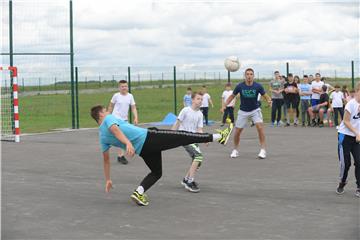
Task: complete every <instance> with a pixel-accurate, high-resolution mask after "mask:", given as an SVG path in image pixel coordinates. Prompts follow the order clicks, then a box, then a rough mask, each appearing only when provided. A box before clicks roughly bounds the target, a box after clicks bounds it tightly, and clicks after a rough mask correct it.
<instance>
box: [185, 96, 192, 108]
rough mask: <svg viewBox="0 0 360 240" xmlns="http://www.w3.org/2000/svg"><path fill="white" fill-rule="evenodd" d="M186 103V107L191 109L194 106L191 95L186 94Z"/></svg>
mask: <svg viewBox="0 0 360 240" xmlns="http://www.w3.org/2000/svg"><path fill="white" fill-rule="evenodd" d="M184 102H185V107H190V106H191V104H192V100H191V95H187V94H185V96H184Z"/></svg>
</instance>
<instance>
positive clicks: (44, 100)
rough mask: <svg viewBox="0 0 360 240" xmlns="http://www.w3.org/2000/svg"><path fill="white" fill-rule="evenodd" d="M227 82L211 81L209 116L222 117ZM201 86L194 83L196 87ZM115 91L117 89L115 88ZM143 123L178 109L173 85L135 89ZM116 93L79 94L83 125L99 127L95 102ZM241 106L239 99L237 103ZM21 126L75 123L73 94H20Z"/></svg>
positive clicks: (34, 128)
mask: <svg viewBox="0 0 360 240" xmlns="http://www.w3.org/2000/svg"><path fill="white" fill-rule="evenodd" d="M223 85H224V84H223V83H220V84H216V85H208V91H209V94H210V95H211V98H212V100H213V102H214V105H215V106H214V108H210V110H209V119H211V120H215V121H220V120H221V117H222V114H221V113H220V111H219V109H220V102H221V99H220V98H221V94H222V91H223ZM197 89H198V87H197V86H194V87H193V90H197ZM185 91H186V87H185V86H184V87H177V112H178V113H179V112H180V110H181V109H182V98H183V96H184V94H185ZM114 93H115V91H114ZM132 93H133V95H134V97H135V101H136V105H137V108H138V113H139V120H140V122H141V123H148V122H158V121H161V120H162V119H163V118H164V116H165V115H166V114H167V113H168V112H174V101H173V98H174V92H173V88H143V89H134V90H133V91H132ZM112 94H113V93H92V94H79V119H80V127H81V128H88V127H96V123H95V122H94V120H93V119H91V117H90V115H89V110H90V108H91V107H92V106H93V105H95V104H103V105H106V106H107V105H108V103H109V101H110V99H111V97H112ZM237 106H239V103H237ZM262 108H263V115H264V119H265V121H268V119H269V114H270V113H269V111H270V110H269V107H267V104H266V103H263V104H262ZM20 118H21V119H20V126H21V132H22V133H33V132H45V131H51V130H54V129H58V128H69V127H71V98H70V95H69V94H55V95H35V96H24V97H22V98H20Z"/></svg>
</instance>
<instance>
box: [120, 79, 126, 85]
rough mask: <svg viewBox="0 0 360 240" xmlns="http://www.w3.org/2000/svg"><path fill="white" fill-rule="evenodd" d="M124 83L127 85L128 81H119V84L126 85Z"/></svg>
mask: <svg viewBox="0 0 360 240" xmlns="http://www.w3.org/2000/svg"><path fill="white" fill-rule="evenodd" d="M124 83H127V81H126V80H120V81H119V84H124Z"/></svg>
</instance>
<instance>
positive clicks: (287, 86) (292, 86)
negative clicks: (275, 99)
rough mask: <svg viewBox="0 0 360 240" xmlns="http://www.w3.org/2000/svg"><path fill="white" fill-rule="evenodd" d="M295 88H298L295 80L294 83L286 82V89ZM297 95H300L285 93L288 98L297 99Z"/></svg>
mask: <svg viewBox="0 0 360 240" xmlns="http://www.w3.org/2000/svg"><path fill="white" fill-rule="evenodd" d="M294 88H298V87H297V84H296V83H295V82H292V83H289V82H286V83H285V84H284V89H294ZM284 92H285V91H284ZM297 95H298V93H285V98H286V99H296V96H297Z"/></svg>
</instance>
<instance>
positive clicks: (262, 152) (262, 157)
mask: <svg viewBox="0 0 360 240" xmlns="http://www.w3.org/2000/svg"><path fill="white" fill-rule="evenodd" d="M258 157H259V158H261V159H265V158H266V151H265V149H260V152H259V155H258Z"/></svg>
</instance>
